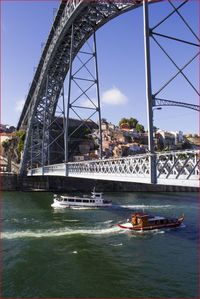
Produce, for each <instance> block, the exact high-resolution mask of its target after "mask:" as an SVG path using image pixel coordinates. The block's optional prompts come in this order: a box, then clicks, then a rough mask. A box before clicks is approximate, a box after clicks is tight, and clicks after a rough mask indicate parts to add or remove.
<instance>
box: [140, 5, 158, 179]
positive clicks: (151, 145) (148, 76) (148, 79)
mask: <svg viewBox="0 0 200 299" xmlns="http://www.w3.org/2000/svg"><path fill="white" fill-rule="evenodd" d="M143 18H144V51H145V74H146V99H147V122H148V147H149V153H150V157H149V159H150V182H151V183H152V184H156V181H157V176H156V155H155V152H154V140H153V96H152V87H151V57H150V39H149V12H148V1H146V0H143Z"/></svg>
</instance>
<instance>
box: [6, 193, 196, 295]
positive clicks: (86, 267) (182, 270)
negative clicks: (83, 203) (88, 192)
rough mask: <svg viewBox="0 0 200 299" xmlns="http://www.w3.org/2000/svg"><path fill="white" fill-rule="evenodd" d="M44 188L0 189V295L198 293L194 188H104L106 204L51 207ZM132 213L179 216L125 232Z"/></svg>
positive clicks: (50, 200) (50, 198) (50, 196)
mask: <svg viewBox="0 0 200 299" xmlns="http://www.w3.org/2000/svg"><path fill="white" fill-rule="evenodd" d="M52 198H53V194H52V193H45V192H44V193H42V192H38V193H31V192H30V193H28V192H27V193H23V192H4V193H3V194H2V199H3V215H2V216H3V234H2V246H3V294H2V295H3V296H2V297H4V298H8V297H12V298H16V297H18V298H31V297H32V298H33V297H34V298H69V297H71V298H86V297H87V298H102V297H105V298H125V297H129V298H199V294H198V234H199V233H198V228H199V225H198V223H199V222H198V216H199V212H198V208H199V205H198V194H197V193H150V192H148V193H107V194H105V198H107V199H111V200H112V201H113V207H111V208H106V209H96V210H72V209H64V210H54V209H52V208H51V206H50V204H51V203H52ZM133 211H145V212H149V213H151V214H153V215H164V216H180V215H181V214H182V213H184V214H185V221H184V225H182V226H181V227H180V228H176V229H168V230H160V231H151V232H143V233H141V232H135V233H134V232H130V231H125V230H122V229H120V228H118V227H117V226H116V225H115V224H116V223H117V222H119V221H123V220H125V219H126V218H127V217H128V216H129V215H130V214H131V213H132V212H133Z"/></svg>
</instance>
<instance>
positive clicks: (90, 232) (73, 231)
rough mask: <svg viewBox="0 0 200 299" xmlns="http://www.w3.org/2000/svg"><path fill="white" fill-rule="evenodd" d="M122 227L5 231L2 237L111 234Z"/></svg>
mask: <svg viewBox="0 0 200 299" xmlns="http://www.w3.org/2000/svg"><path fill="white" fill-rule="evenodd" d="M119 232H121V229H120V228H119V227H118V226H112V227H110V228H103V229H89V228H88V229H81V228H80V229H69V228H62V229H58V230H35V231H33V230H25V231H15V232H4V233H2V234H1V237H2V239H7V240H12V239H26V238H52V237H60V236H72V235H111V234H116V233H117V234H118V233H119Z"/></svg>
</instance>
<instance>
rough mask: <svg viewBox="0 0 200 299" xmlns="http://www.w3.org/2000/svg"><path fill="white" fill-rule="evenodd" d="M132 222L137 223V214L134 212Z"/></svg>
mask: <svg viewBox="0 0 200 299" xmlns="http://www.w3.org/2000/svg"><path fill="white" fill-rule="evenodd" d="M132 224H133V225H137V224H138V223H137V216H136V215H135V214H133V215H132Z"/></svg>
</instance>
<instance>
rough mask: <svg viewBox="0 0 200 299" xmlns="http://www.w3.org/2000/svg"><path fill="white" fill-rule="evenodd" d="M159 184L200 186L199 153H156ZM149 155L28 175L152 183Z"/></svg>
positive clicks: (48, 168)
mask: <svg viewBox="0 0 200 299" xmlns="http://www.w3.org/2000/svg"><path fill="white" fill-rule="evenodd" d="M155 155H156V172H157V184H162V185H178V186H190V187H199V160H200V159H199V152H198V151H176V152H163V153H156V154H155ZM150 159H151V155H150V154H144V155H135V156H131V157H123V158H116V159H105V160H92V161H83V162H73V163H72V162H70V163H67V164H65V163H62V164H55V165H49V166H44V167H43V168H42V167H41V168H35V169H32V170H29V171H28V175H29V176H35V175H49V176H50V175H53V176H69V177H77V178H89V179H97V180H98V179H99V180H112V181H124V182H136V183H146V184H148V183H150V182H151V178H150Z"/></svg>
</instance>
